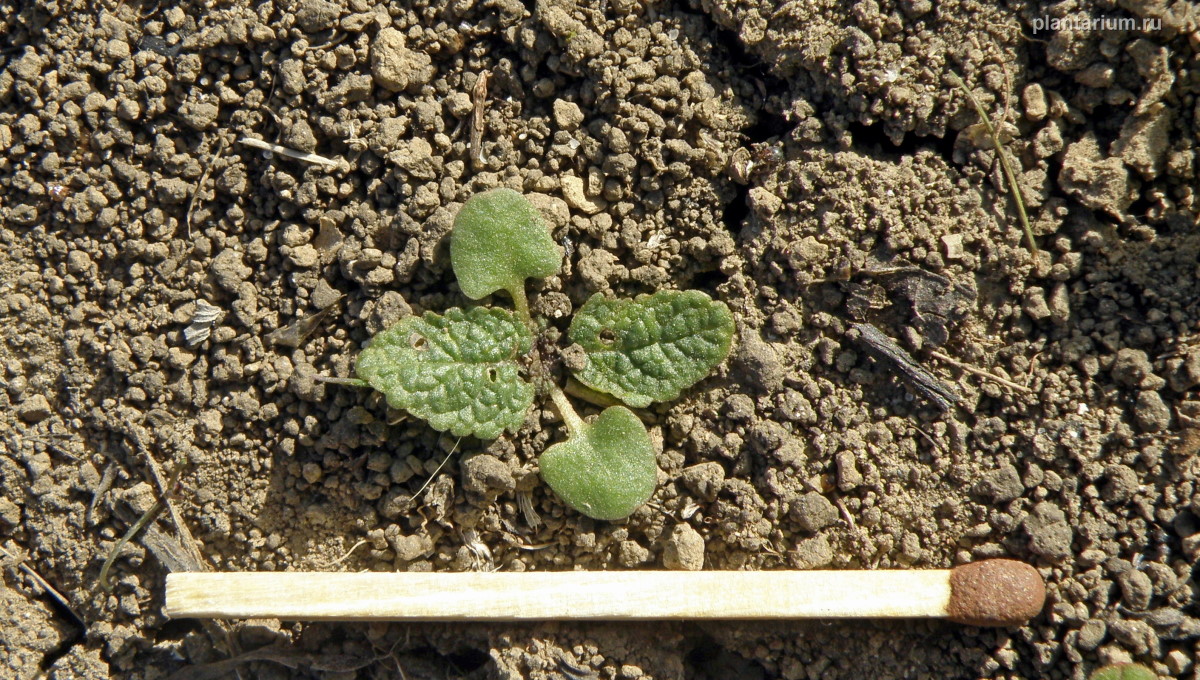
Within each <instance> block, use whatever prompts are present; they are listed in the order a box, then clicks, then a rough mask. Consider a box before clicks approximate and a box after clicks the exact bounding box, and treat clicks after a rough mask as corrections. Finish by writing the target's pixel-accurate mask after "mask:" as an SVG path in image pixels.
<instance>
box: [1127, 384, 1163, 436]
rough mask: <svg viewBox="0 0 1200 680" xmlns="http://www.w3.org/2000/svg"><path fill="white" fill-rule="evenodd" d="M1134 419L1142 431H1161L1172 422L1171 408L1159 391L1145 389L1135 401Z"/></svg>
mask: <svg viewBox="0 0 1200 680" xmlns="http://www.w3.org/2000/svg"><path fill="white" fill-rule="evenodd" d="M1133 419H1134V421H1136V422H1137V426H1138V428H1139V429H1141V431H1142V432H1160V431H1162V430H1165V429H1167V426H1168V425H1170V424H1171V409H1170V408H1169V407H1168V406H1167V404H1166V402H1164V401H1163V398H1162V395H1160V394H1159V393H1158V392H1151V391H1150V390H1145V391H1142V392H1139V393H1138V397H1137V401H1136V402H1134V405H1133Z"/></svg>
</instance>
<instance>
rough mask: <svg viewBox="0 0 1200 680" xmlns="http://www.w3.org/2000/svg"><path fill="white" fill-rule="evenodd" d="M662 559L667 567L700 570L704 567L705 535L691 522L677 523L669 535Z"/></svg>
mask: <svg viewBox="0 0 1200 680" xmlns="http://www.w3.org/2000/svg"><path fill="white" fill-rule="evenodd" d="M662 559H663V566H664V567H666V568H667V569H674V570H682V571H700V569H702V568H703V567H704V537H703V536H701V535H700V534H699V533H698V532H697V531H696V530H695V529H693V528H692V526H691V525H690V524H678V525H676V526H675V528H674V529H672V530H671V535H670V536H668V537H667V545H666V548H665V549H664V550H663V558H662Z"/></svg>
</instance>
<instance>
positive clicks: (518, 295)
mask: <svg viewBox="0 0 1200 680" xmlns="http://www.w3.org/2000/svg"><path fill="white" fill-rule="evenodd" d="M508 294H509V295H511V296H512V300H513V309H515V310H516V312H517V316H518V317H520V319H521V321H524V322H525V325H526V326H529V327H530V328H533V317H532V316H530V314H529V298H527V297H525V282H524V281H522V282H521V285H519V286H514V287H512V288H509V289H508Z"/></svg>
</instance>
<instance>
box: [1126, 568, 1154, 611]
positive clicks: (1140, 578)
mask: <svg viewBox="0 0 1200 680" xmlns="http://www.w3.org/2000/svg"><path fill="white" fill-rule="evenodd" d="M1117 585H1119V586H1121V599H1122V600H1123V601H1124V603H1125V606H1126V607H1128V608H1129V609H1133V610H1135V611H1142V610H1144V609H1146V607H1149V606H1150V598H1151V597H1152V596H1153V595H1154V584H1153V583H1152V582H1151V581H1150V577H1149V576H1147V575H1146V573H1145V572H1141V571H1138V570H1137V569H1130V570H1129V571H1127V572H1125V573H1123V574H1121V575H1120V576H1118V577H1117Z"/></svg>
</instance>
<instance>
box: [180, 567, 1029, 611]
mask: <svg viewBox="0 0 1200 680" xmlns="http://www.w3.org/2000/svg"><path fill="white" fill-rule="evenodd" d="M1045 596H1046V589H1045V585H1044V584H1043V582H1042V577H1041V575H1040V574H1038V572H1037V570H1036V569H1034V568H1033V567H1031V566H1029V565H1027V564H1025V563H1023V562H1017V561H1014V560H1001V559H996V560H984V561H982V562H975V563H973V564H967V565H963V566H960V567H956V568H954V569H935V570H888V571H697V572H679V571H565V572H521V573H516V572H490V573H484V572H455V573H420V572H401V573H378V572H367V573H330V572H249V573H200V572H181V573H174V574H170V575H168V576H167V596H166V606H165V608H164V610H165V612H166V614H167V615H168V616H170V617H172V618H183V617H196V618H218V619H249V618H278V619H287V620H327V621H329V620H332V621H367V620H392V621H526V620H546V619H575V620H597V619H607V620H649V619H801V618H909V617H914V618H916V617H933V618H948V619H951V620H953V621H958V622H960V623H965V624H969V625H975V626H1019V625H1022V624H1024V623H1025V622H1027V621H1028V620H1029V619H1031V618H1033V617H1034V616H1037V614H1038V612H1040V611H1041V610H1042V604H1043V603H1044V601H1045Z"/></svg>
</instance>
